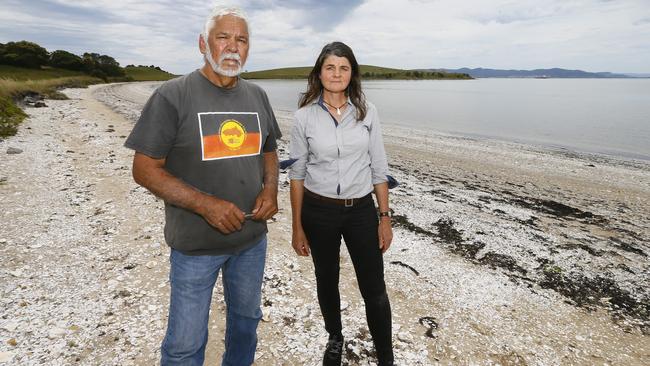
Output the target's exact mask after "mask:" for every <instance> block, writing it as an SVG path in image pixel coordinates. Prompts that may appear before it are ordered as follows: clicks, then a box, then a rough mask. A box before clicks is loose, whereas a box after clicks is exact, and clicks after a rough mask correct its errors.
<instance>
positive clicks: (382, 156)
mask: <svg viewBox="0 0 650 366" xmlns="http://www.w3.org/2000/svg"><path fill="white" fill-rule="evenodd" d="M368 113H370V118H371V121H372V124H371V125H370V143H369V145H368V153H369V154H370V170H371V171H372V184H373V185H375V184H380V183H384V182H387V181H388V178H386V175H388V161H387V159H386V150H385V149H384V139H383V137H382V136H381V125H380V123H379V113H377V108H375V106H371V107H370V108H368Z"/></svg>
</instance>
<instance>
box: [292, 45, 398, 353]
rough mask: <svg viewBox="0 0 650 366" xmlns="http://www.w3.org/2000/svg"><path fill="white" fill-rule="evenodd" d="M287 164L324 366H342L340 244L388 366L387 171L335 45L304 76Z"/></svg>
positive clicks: (353, 75)
mask: <svg viewBox="0 0 650 366" xmlns="http://www.w3.org/2000/svg"><path fill="white" fill-rule="evenodd" d="M291 158H292V159H296V161H295V163H293V165H292V169H291V173H290V176H289V178H290V179H291V208H292V224H293V237H292V245H293V248H294V250H295V251H296V253H297V254H298V255H300V256H308V255H309V254H310V253H311V255H312V259H313V261H314V267H315V272H316V284H317V289H318V302H319V304H320V309H321V313H322V315H323V319H324V321H325V329H326V330H327V332H328V333H329V341H328V342H327V346H326V350H325V354H324V356H323V365H340V364H341V353H342V348H343V335H342V325H341V311H340V295H339V288H338V284H339V249H340V245H341V237H343V239H345V245H346V246H347V249H348V252H349V253H350V257H351V259H352V263H353V265H354V270H355V272H356V275H357V281H358V284H359V288H360V290H361V295H362V296H363V300H364V303H365V306H366V319H367V321H368V328H369V329H370V334H371V335H372V338H373V341H374V343H375V349H376V350H377V359H378V361H379V365H382V366H383V365H393V346H392V339H391V334H392V331H391V312H390V303H389V301H388V295H387V294H386V286H385V283H384V264H383V258H382V254H383V253H384V252H385V251H386V250H388V248H389V247H390V244H391V241H392V239H393V232H392V228H391V221H390V220H391V219H390V213H389V212H390V210H389V207H388V184H387V178H386V174H387V172H388V164H387V162H386V153H385V151H384V145H383V141H382V137H381V128H380V125H379V119H378V117H377V110H376V109H375V107H374V105H372V104H370V103H368V102H366V100H365V96H364V94H363V92H362V90H361V78H360V75H359V65H358V64H357V61H356V59H355V57H354V54H353V53H352V50H351V49H350V47H348V46H347V45H345V44H343V43H341V42H333V43H330V44H328V45H326V46H325V47H324V48H323V50H322V51H321V53H320V55H319V56H318V59H317V60H316V64H315V65H314V68H313V69H312V70H311V73H310V74H309V81H308V88H307V92H305V93H304V94H303V95H302V98H301V100H300V109H299V110H298V111H296V114H295V120H294V125H293V129H292V133H291ZM373 191H374V193H375V196H376V197H377V202H378V205H379V213H377V211H376V210H375V205H374V202H373V200H372V195H371V192H373ZM378 217H379V219H378Z"/></svg>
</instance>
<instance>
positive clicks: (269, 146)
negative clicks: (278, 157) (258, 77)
mask: <svg viewBox="0 0 650 366" xmlns="http://www.w3.org/2000/svg"><path fill="white" fill-rule="evenodd" d="M262 95H263V99H264V108H266V109H267V111H268V114H269V116H271V120H270V121H269V124H268V125H269V135H268V136H267V137H266V140H265V141H264V146H263V147H262V150H263V151H264V152H272V151H275V150H276V149H277V148H278V144H277V142H276V140H277V139H279V138H280V137H282V131H280V126H278V120H277V119H275V113H273V108H271V103H269V98H268V97H267V95H266V93H262Z"/></svg>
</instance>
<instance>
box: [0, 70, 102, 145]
mask: <svg viewBox="0 0 650 366" xmlns="http://www.w3.org/2000/svg"><path fill="white" fill-rule="evenodd" d="M0 66H1V68H2V71H7V70H9V71H10V72H11V74H12V75H13V77H12V78H8V75H10V72H7V73H2V74H0V75H1V76H0V137H7V136H13V135H15V134H16V132H17V131H18V125H20V123H21V122H22V121H23V120H24V119H25V117H27V114H25V112H23V111H22V110H21V109H20V107H18V106H17V105H16V103H15V102H14V101H16V100H21V99H22V98H23V97H24V96H25V95H27V94H29V93H38V94H41V95H43V96H45V97H46V98H50V99H66V96H65V95H64V94H62V93H60V92H59V91H58V90H59V89H61V88H83V87H87V86H88V85H91V84H98V83H103V81H102V80H101V79H98V78H94V77H90V76H79V75H77V76H67V77H56V78H51V79H47V78H45V76H44V74H43V73H39V72H38V71H39V70H29V69H27V70H28V71H27V72H26V73H24V74H17V73H16V69H20V68H17V67H11V66H9V67H5V65H0ZM10 68H11V70H10ZM23 70H25V69H23ZM40 71H44V70H40ZM50 72H52V73H54V71H50ZM59 75H60V74H59ZM28 77H33V78H35V79H27V78H28Z"/></svg>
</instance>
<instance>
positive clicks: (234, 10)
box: [202, 5, 251, 42]
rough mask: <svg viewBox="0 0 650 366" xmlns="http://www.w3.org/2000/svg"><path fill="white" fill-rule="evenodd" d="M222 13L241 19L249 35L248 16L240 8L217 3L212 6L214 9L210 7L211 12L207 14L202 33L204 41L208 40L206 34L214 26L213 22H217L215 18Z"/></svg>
mask: <svg viewBox="0 0 650 366" xmlns="http://www.w3.org/2000/svg"><path fill="white" fill-rule="evenodd" d="M224 15H233V16H236V17H237V18H241V19H243V20H244V22H246V28H248V34H249V35H250V33H251V30H250V26H249V25H248V16H247V15H246V13H245V12H244V11H243V10H242V9H241V8H238V7H236V6H230V5H217V6H215V7H214V9H212V12H210V15H209V16H208V19H206V21H205V28H204V29H203V33H202V35H203V40H204V41H206V42H207V41H208V36H209V35H210V31H211V30H212V28H213V27H214V24H215V23H216V22H217V18H219V17H222V16H224Z"/></svg>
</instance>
